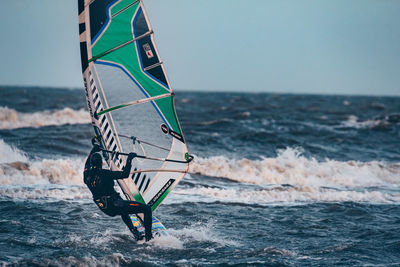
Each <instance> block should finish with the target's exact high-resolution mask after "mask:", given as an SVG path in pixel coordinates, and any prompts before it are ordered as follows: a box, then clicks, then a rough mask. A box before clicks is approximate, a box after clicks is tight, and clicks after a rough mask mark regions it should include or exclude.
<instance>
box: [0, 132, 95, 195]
mask: <svg viewBox="0 0 400 267" xmlns="http://www.w3.org/2000/svg"><path fill="white" fill-rule="evenodd" d="M83 164H84V159H83V158H73V159H58V160H53V159H43V160H33V161H29V160H28V158H27V157H26V155H25V154H24V152H22V151H20V150H18V149H16V148H14V147H12V146H10V145H8V144H6V143H4V141H3V140H1V139H0V196H3V197H10V198H20V199H42V198H51V199H89V198H90V192H88V190H87V189H86V188H85V186H84V184H83V181H82V171H83Z"/></svg>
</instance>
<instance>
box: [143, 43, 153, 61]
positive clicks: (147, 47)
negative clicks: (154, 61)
mask: <svg viewBox="0 0 400 267" xmlns="http://www.w3.org/2000/svg"><path fill="white" fill-rule="evenodd" d="M143 49H144V51H145V52H146V55H147V58H152V57H154V54H153V51H152V50H151V47H150V45H149V44H148V43H146V44H144V45H143Z"/></svg>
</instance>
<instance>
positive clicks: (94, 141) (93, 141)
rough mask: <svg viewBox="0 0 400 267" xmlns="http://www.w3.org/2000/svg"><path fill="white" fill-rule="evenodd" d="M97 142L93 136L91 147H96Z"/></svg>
mask: <svg viewBox="0 0 400 267" xmlns="http://www.w3.org/2000/svg"><path fill="white" fill-rule="evenodd" d="M98 143H99V142H98V141H97V137H96V136H95V137H93V138H92V146H94V145H96V144H98Z"/></svg>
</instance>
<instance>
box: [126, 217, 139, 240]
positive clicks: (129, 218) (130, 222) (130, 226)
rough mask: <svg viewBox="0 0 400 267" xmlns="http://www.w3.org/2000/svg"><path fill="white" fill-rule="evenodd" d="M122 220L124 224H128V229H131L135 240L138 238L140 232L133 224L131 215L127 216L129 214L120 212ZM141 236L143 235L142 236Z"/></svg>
mask: <svg viewBox="0 0 400 267" xmlns="http://www.w3.org/2000/svg"><path fill="white" fill-rule="evenodd" d="M121 218H122V220H123V221H124V223H125V224H126V226H128V228H129V230H130V231H131V233H132V234H133V236H134V237H135V239H136V240H140V234H139V231H138V230H137V229H136V227H135V226H134V225H133V223H132V220H131V217H130V216H129V214H122V215H121ZM142 238H143V236H142Z"/></svg>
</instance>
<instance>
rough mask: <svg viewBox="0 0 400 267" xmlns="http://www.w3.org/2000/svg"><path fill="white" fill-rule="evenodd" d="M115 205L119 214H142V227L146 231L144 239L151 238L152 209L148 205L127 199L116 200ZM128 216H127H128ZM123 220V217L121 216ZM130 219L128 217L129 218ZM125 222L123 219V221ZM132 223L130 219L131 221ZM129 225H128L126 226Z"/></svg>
mask: <svg viewBox="0 0 400 267" xmlns="http://www.w3.org/2000/svg"><path fill="white" fill-rule="evenodd" d="M115 206H116V207H117V208H118V212H119V214H121V215H123V214H138V213H143V214H144V228H145V233H146V241H148V240H150V239H151V238H152V233H151V229H152V224H153V223H152V220H153V217H152V211H151V207H150V206H149V205H146V204H143V203H140V202H135V201H128V200H116V201H115ZM128 217H129V216H128ZM123 220H124V218H123ZM129 220H130V219H129ZM124 222H125V221H124ZM131 223H132V221H131ZM128 227H129V226H128Z"/></svg>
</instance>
